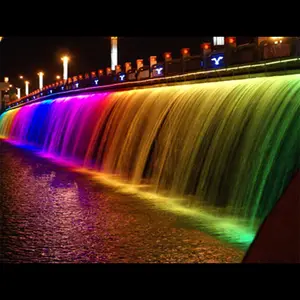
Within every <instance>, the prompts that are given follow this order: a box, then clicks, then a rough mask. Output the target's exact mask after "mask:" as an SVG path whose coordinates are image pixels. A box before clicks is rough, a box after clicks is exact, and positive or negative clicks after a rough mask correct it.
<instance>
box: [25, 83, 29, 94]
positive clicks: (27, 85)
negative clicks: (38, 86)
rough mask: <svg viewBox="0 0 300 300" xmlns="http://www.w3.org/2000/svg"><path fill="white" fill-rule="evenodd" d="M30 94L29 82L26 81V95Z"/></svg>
mask: <svg viewBox="0 0 300 300" xmlns="http://www.w3.org/2000/svg"><path fill="white" fill-rule="evenodd" d="M28 94H29V81H27V80H26V81H25V95H26V96H28Z"/></svg>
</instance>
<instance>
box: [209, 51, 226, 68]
mask: <svg viewBox="0 0 300 300" xmlns="http://www.w3.org/2000/svg"><path fill="white" fill-rule="evenodd" d="M210 61H211V66H212V67H213V68H220V67H224V53H217V54H213V55H211V58H210Z"/></svg>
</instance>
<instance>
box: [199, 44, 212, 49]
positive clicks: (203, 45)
mask: <svg viewBox="0 0 300 300" xmlns="http://www.w3.org/2000/svg"><path fill="white" fill-rule="evenodd" d="M201 48H202V49H204V50H208V49H210V48H211V46H210V43H203V44H202V45H201Z"/></svg>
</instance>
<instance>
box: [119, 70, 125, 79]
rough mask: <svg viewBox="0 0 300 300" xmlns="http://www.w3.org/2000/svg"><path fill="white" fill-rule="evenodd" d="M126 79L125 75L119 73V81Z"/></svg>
mask: <svg viewBox="0 0 300 300" xmlns="http://www.w3.org/2000/svg"><path fill="white" fill-rule="evenodd" d="M125 79H126V74H125V73H123V72H122V73H119V80H120V81H124V80H125Z"/></svg>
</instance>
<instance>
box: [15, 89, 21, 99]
mask: <svg viewBox="0 0 300 300" xmlns="http://www.w3.org/2000/svg"><path fill="white" fill-rule="evenodd" d="M16 90H17V97H18V98H19V99H20V98H21V88H18V87H16Z"/></svg>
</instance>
